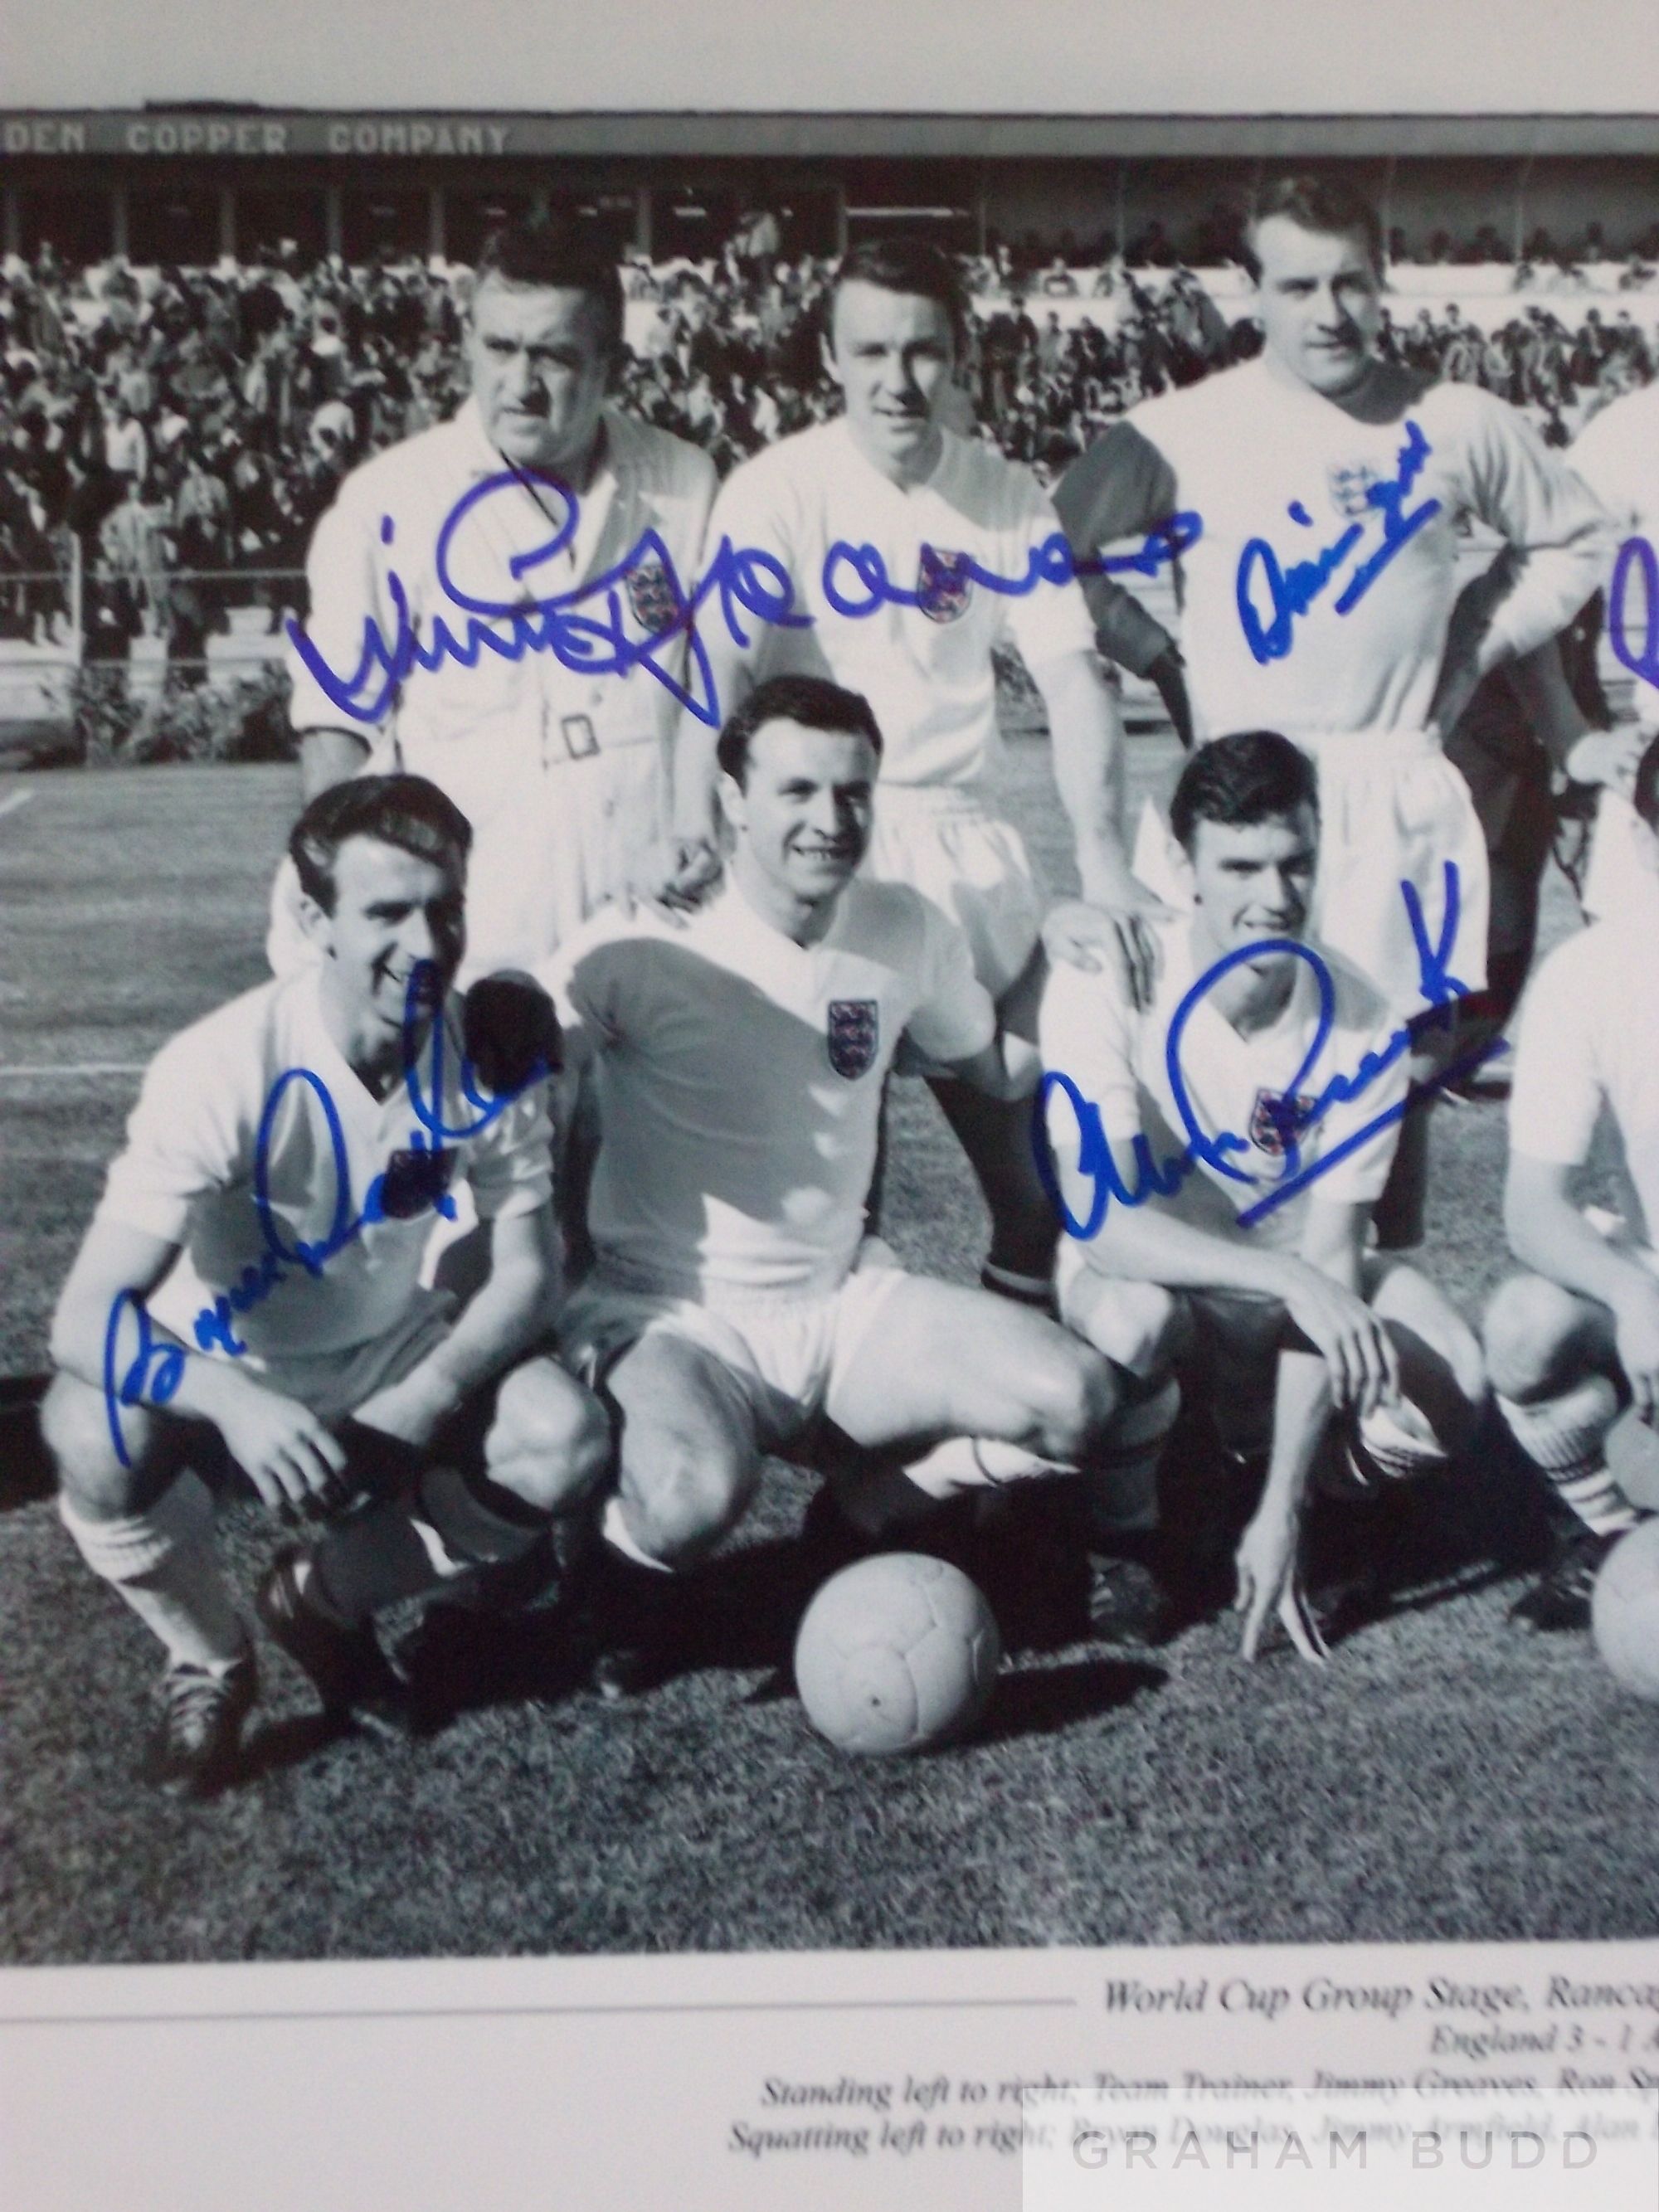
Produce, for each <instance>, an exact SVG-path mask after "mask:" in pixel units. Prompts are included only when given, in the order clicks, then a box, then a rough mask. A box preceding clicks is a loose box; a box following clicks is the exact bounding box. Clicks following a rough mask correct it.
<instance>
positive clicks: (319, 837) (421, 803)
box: [288, 775, 472, 914]
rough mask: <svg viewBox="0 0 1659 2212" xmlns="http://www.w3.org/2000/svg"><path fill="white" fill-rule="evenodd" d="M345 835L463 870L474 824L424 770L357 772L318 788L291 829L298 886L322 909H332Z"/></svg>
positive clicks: (327, 911)
mask: <svg viewBox="0 0 1659 2212" xmlns="http://www.w3.org/2000/svg"><path fill="white" fill-rule="evenodd" d="M349 837H373V838H374V840H375V841H376V842H378V843H380V844H382V845H395V846H396V847H397V848H398V851H399V852H402V853H412V854H414V855H415V858H416V860H431V861H433V862H435V864H436V865H437V866H443V865H444V864H445V863H446V862H447V863H449V864H451V865H453V867H454V870H455V872H456V874H457V875H458V876H459V877H463V878H464V877H465V873H466V856H467V854H468V852H469V850H470V849H471V844H472V825H471V823H470V822H468V820H467V818H466V817H465V814H463V813H462V811H461V810H460V808H459V806H457V805H456V804H455V802H454V800H453V799H447V798H446V797H445V795H444V793H442V792H441V791H440V790H439V788H438V787H437V785H436V784H435V783H428V781H427V780H426V778H425V777H424V776H423V775H355V776H349V777H348V778H347V780H346V781H345V782H343V783H336V784H331V785H330V787H329V788H328V789H327V790H326V791H322V792H319V793H318V794H317V796H316V798H315V799H313V800H312V802H311V804H310V805H309V806H307V809H306V811H305V812H304V813H303V814H302V815H301V817H300V818H299V820H298V821H297V822H296V823H295V825H294V827H293V829H292V830H291V831H290V832H289V841H288V849H289V857H290V858H291V859H292V860H293V862H294V866H295V872H297V874H298V876H299V878H300V888H301V890H302V891H303V892H304V893H305V895H306V896H307V898H310V899H314V900H315V901H316V902H317V904H318V905H319V907H321V908H322V909H323V912H324V913H325V914H332V913H333V911H334V896H335V884H334V864H335V862H336V860H337V859H338V857H339V852H340V848H341V846H342V845H343V844H344V843H345V842H346V840H347V839H348V838H349Z"/></svg>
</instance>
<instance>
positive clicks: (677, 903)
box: [628, 837, 726, 921]
mask: <svg viewBox="0 0 1659 2212" xmlns="http://www.w3.org/2000/svg"><path fill="white" fill-rule="evenodd" d="M725 866H726V863H725V861H724V860H722V858H721V856H720V848H719V847H718V846H717V845H716V844H715V843H714V840H713V838H712V837H664V838H659V840H658V841H657V842H656V843H655V844H654V845H653V846H652V847H651V848H649V849H648V850H647V852H646V854H644V855H643V857H642V858H641V861H640V865H639V866H638V867H637V868H636V869H635V872H634V874H633V877H632V878H631V879H630V881H629V886H628V902H629V904H634V905H640V906H649V907H654V908H656V910H657V911H658V913H659V914H662V915H665V916H666V917H667V918H668V919H669V920H670V921H672V920H674V919H675V918H676V917H684V915H690V914H695V913H696V910H697V908H699V907H700V906H701V905H702V902H703V901H704V900H705V899H706V898H707V897H708V894H709V892H710V891H711V890H713V889H714V885H715V884H717V883H718V882H719V881H720V876H721V873H722V872H723V871H724V868H725Z"/></svg>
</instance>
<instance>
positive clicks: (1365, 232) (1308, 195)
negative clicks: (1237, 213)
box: [1239, 170, 1383, 283]
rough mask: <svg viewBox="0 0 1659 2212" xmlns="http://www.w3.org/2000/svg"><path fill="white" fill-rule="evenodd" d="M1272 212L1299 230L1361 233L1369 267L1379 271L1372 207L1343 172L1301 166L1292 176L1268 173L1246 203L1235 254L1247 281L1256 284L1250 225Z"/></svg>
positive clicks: (1257, 261)
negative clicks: (1339, 173) (1245, 272)
mask: <svg viewBox="0 0 1659 2212" xmlns="http://www.w3.org/2000/svg"><path fill="white" fill-rule="evenodd" d="M1274 215H1282V216H1287V217H1288V218H1289V220H1290V221H1291V222H1294V223H1299V224H1300V225H1301V227H1302V228H1303V229H1304V230H1318V231H1324V232H1327V233H1328V234H1330V235H1331V236H1333V237H1337V238H1347V237H1352V236H1358V237H1360V238H1363V239H1364V241H1365V252H1366V254H1367V257H1368V258H1369V259H1370V264H1371V267H1372V268H1373V269H1374V270H1376V274H1377V275H1378V276H1382V274H1383V224H1382V221H1381V218H1380V217H1379V216H1378V215H1377V212H1376V208H1375V207H1373V205H1372V204H1371V203H1370V200H1368V199H1367V198H1366V197H1365V195H1364V192H1362V191H1359V190H1358V187H1357V186H1356V185H1351V184H1350V183H1349V182H1348V180H1347V179H1346V177H1340V176H1332V175H1328V174H1325V173H1321V172H1318V171H1315V170H1304V171H1301V172H1299V173H1297V174H1296V175H1295V176H1288V177H1271V178H1269V179H1267V182H1266V183H1265V184H1263V185H1260V186H1259V187H1258V188H1257V190H1256V192H1255V197H1254V198H1253V199H1252V200H1251V202H1250V205H1249V211H1248V213H1247V214H1246V216H1245V217H1244V229H1243V236H1242V238H1241V240H1240V243H1239V253H1240V257H1241V258H1242V259H1243V264H1244V266H1245V268H1246V269H1247V270H1249V273H1250V277H1251V280H1252V282H1257V283H1259V282H1260V280H1261V258H1260V257H1259V256H1258V254H1257V252H1256V250H1255V234H1256V228H1257V226H1258V225H1259V224H1261V223H1264V222H1266V221H1267V218H1268V216H1274Z"/></svg>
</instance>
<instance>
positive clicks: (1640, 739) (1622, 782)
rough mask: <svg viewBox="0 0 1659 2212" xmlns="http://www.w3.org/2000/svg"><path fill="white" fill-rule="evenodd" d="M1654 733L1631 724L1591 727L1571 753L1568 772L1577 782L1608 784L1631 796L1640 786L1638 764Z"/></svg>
mask: <svg viewBox="0 0 1659 2212" xmlns="http://www.w3.org/2000/svg"><path fill="white" fill-rule="evenodd" d="M1649 738H1650V732H1647V731H1644V730H1638V729H1635V728H1632V726H1630V725H1629V724H1626V726H1624V727H1623V728H1621V729H1617V730H1591V731H1590V732H1589V733H1588V735H1586V736H1584V737H1582V738H1579V740H1578V742H1577V744H1576V745H1575V746H1574V747H1573V749H1572V750H1571V752H1570V753H1569V754H1568V755H1567V757H1566V763H1565V766H1566V771H1567V774H1568V775H1569V776H1570V777H1571V780H1572V781H1573V782H1574V783H1599V784H1604V785H1605V786H1606V787H1607V789H1608V790H1609V791H1616V792H1618V793H1620V796H1621V797H1622V798H1625V799H1628V798H1629V797H1630V796H1631V794H1632V792H1633V791H1634V790H1635V788H1636V770H1637V766H1638V763H1639V762H1640V760H1641V758H1642V755H1643V754H1644V752H1645V751H1646V750H1647V748H1648V743H1649Z"/></svg>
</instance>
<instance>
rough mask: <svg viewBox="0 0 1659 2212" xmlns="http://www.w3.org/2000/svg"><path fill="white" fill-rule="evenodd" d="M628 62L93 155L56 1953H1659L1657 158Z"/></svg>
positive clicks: (61, 1491)
mask: <svg viewBox="0 0 1659 2212" xmlns="http://www.w3.org/2000/svg"><path fill="white" fill-rule="evenodd" d="M527 43H528V46H529V48H531V49H533V48H534V47H535V43H536V42H535V40H534V39H533V38H531V39H530V40H528V42H527ZM554 60H555V56H554V54H553V52H552V51H551V48H549V50H548V52H545V53H539V52H536V53H532V55H531V56H530V61H531V64H532V65H528V66H526V68H525V69H524V70H523V73H522V75H521V76H520V80H519V82H520V87H521V93H520V97H519V98H518V99H516V100H507V102H506V104H502V103H501V100H497V102H496V103H495V104H494V105H491V106H484V105H480V104H469V103H468V102H466V101H465V100H455V99H454V98H453V94H449V93H448V92H447V90H446V88H445V86H444V84H443V83H442V82H441V76H440V74H439V73H438V72H436V71H434V72H431V75H432V82H431V83H430V85H429V87H428V90H427V91H426V92H425V93H424V94H422V100H424V101H425V103H426V104H423V105H418V106H416V105H411V104H410V103H409V102H408V101H407V100H390V99H389V100H387V102H386V104H385V105H384V106H377V105H374V104H373V103H372V102H371V103H370V104H368V105H351V104H349V100H348V97H347V96H346V95H345V94H341V95H340V96H339V97H338V98H337V100H334V101H332V102H329V101H326V100H323V101H319V102H316V103H313V104H312V105H309V106H307V105H295V106H283V105H280V104H278V102H279V100H280V99H281V98H282V97H283V94H281V93H280V92H279V93H276V94H272V95H271V96H270V97H269V98H267V97H266V96H265V95H264V94H263V93H258V92H257V91H256V92H253V94H252V96H250V97H248V98H246V99H243V100H236V101H227V100H220V99H191V98H178V97H171V96H169V97H167V98H165V99H163V98H160V97H157V96H156V95H158V94H168V95H171V94H174V93H176V92H177V91H178V90H179V83H178V81H177V80H176V79H175V78H173V77H170V76H167V75H166V73H165V72H162V71H161V70H160V64H159V63H157V64H155V68H154V69H152V68H151V65H150V64H149V63H146V64H144V67H143V69H142V70H140V69H139V68H138V67H137V59H136V57H135V61H134V68H133V70H132V72H131V97H130V98H125V99H120V100H116V99H111V100H109V101H108V102H107V104H104V105H97V106H70V105H64V104H61V103H60V104H58V105H57V106H35V107H22V106H17V107H13V108H9V109H7V110H4V111H0V251H3V258H0V900H3V916H4V920H3V931H0V1606H3V1618H4V1620H5V1624H6V1635H5V1660H4V1665H3V1668H0V1684H3V1687H0V1699H3V1710H4V1716H5V1722H4V1733H3V1746H4V1748H3V1754H0V1756H3V1783H0V1790H3V1802H4V1807H5V1813H4V1828H5V1832H6V1842H7V1868H6V1874H5V1878H4V1881H3V1884H0V1960H3V1962H4V1963H5V1964H7V1965H9V1966H64V1965H85V1966H94V1965H96V1966H112V1965H134V1964H149V1965H167V1964H174V1965H178V1964H185V1963H191V1962H204V1963H205V1962H239V1961H254V1960H258V1961H275V1960H400V1959H401V1960H416V1959H427V1960H430V1959H437V1958H445V1957H453V1958H502V1957H507V1956H514V1955H526V1956H530V1955H533V1956H538V1957H548V1956H558V1955H563V1954H691V1953H713V1952H736V1951H815V1952H826V1951H836V1950H842V1949H865V1950H871V1951H878V1952H885V1951H898V1950H909V1949H918V1948H927V1949H938V1950H944V1949H951V1948H977V1947H992V1948H998V1949H1001V1950H1006V1949H1017V1948H1021V1947H1043V1946H1058V1945H1064V1946H1100V1945H1114V1946H1170V1945H1199V1944H1215V1945H1218V1944H1240V1943H1264V1942H1282V1943H1313V1942H1322V1943H1323V1942H1334V1943H1346V1942H1374V1943H1382V1942H1389V1943H1418V1942H1436V1941H1461V1942H1481V1941H1486V1942H1491V1941H1519V1940H1528V1941H1541V1940H1553V1941H1581V1940H1586V1939H1607V1938H1634V1937H1642V1936H1651V1935H1652V1934H1653V1933H1654V1932H1655V1929H1656V1925H1659V1870H1656V1861H1655V1856H1654V1852H1653V1849H1652V1834H1653V1819H1654V1807H1655V1799H1654V1773H1655V1764H1654V1761H1655V1751H1656V1744H1659V1734H1656V1731H1659V1718H1656V1710H1655V1708H1656V1701H1659V1443H1656V1441H1655V1437H1654V1433H1653V1431H1654V1429H1655V1427H1656V1425H1659V1253H1656V1246H1655V1243H1654V1242H1653V1239H1654V1237H1655V1235H1656V1233H1659V1232H1656V1227H1655V1225H1656V1224H1659V958H1656V947H1659V691H1656V686H1659V629H1656V624H1659V553H1656V543H1659V189H1656V183H1655V179H1656V175H1659V170H1656V167H1655V156H1656V153H1659V124H1656V123H1655V122H1654V120H1653V119H1652V118H1650V117H1646V116H1640V115H1620V114H1613V113H1607V114H1600V115H1597V114H1581V115H1576V116H1557V117H1555V118H1541V117H1540V116H1539V115H1538V114H1536V113H1523V112H1512V113H1504V112H1495V113H1489V114H1484V115H1479V116H1477V115H1473V114H1467V113H1460V112H1449V111H1447V112H1404V111H1403V110H1402V112H1397V113H1386V112H1375V113H1357V112H1341V113H1339V112H1335V110H1336V106H1337V105H1338V103H1336V102H1334V101H1333V102H1331V103H1330V104H1329V105H1328V107H1327V108H1323V109H1320V110H1318V111H1317V112H1316V111H1315V110H1313V109H1310V111H1309V112H1306V113H1302V114H1296V113H1278V114H1272V115H1269V114H1265V113H1261V112H1250V111H1249V110H1247V109H1241V112H1237V113H1231V114H1230V113H1222V112H1214V113H1209V112H1206V113H1199V112H1188V110H1187V106H1186V103H1185V102H1184V101H1183V100H1182V97H1181V94H1180V92H1179V89H1178V88H1177V87H1176V86H1175V85H1174V83H1173V80H1172V89H1171V94H1170V99H1169V101H1168V103H1167V106H1168V110H1169V112H1164V113H1158V112H1122V113H1119V112H1113V111H1112V109H1111V108H1110V106H1109V104H1107V105H1105V106H1099V107H1097V109H1096V110H1095V111H1094V112H1087V113H1076V114H1061V113H1046V114H1045V113H1028V114H1024V115H1009V114H994V113H991V112H984V113H969V112H960V113H953V114H950V115H939V116H931V117H921V116H918V115H916V114H906V113H903V112H893V113H877V112H869V113H859V114H848V113H835V112H827V111H825V112H785V110H784V109H783V108H782V107H781V106H780V107H779V108H778V109H777V111H776V112H772V113H769V114H757V113H756V112H738V109H737V108H735V107H734V108H733V109H732V111H731V112H719V111H718V109H716V108H714V107H703V108H699V109H697V110H696V112H691V111H690V110H689V109H688V110H687V111H685V112H668V111H667V110H665V109H663V108H661V107H660V106H657V107H654V108H653V107H648V106H641V108H640V109H638V110H637V111H635V112H624V111H623V110H622V109H620V108H618V109H617V111H616V112H592V111H591V110H583V111H582V112H578V110H577V108H576V107H575V106H566V105H562V96H561V94H560V93H559V90H558V82H559V77H558V71H557V70H556V68H555V67H554ZM158 72H159V73H158ZM100 82H101V80H100ZM251 89H252V88H251ZM1155 1979H1156V1976H1155V1975H1154V1974H1153V1972H1152V1966H1150V1965H1149V1968H1148V1975H1147V1986H1149V1987H1150V1986H1152V1982H1153V1981H1154V1980H1155ZM1166 1979H1167V1978H1166ZM1124 1986H1126V1987H1127V1984H1125V1985H1124ZM1137 1986H1139V1984H1137ZM1128 2002H1129V2001H1128V2000H1127V1999H1126V2000H1125V2005H1126V2007H1127V2004H1128Z"/></svg>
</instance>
